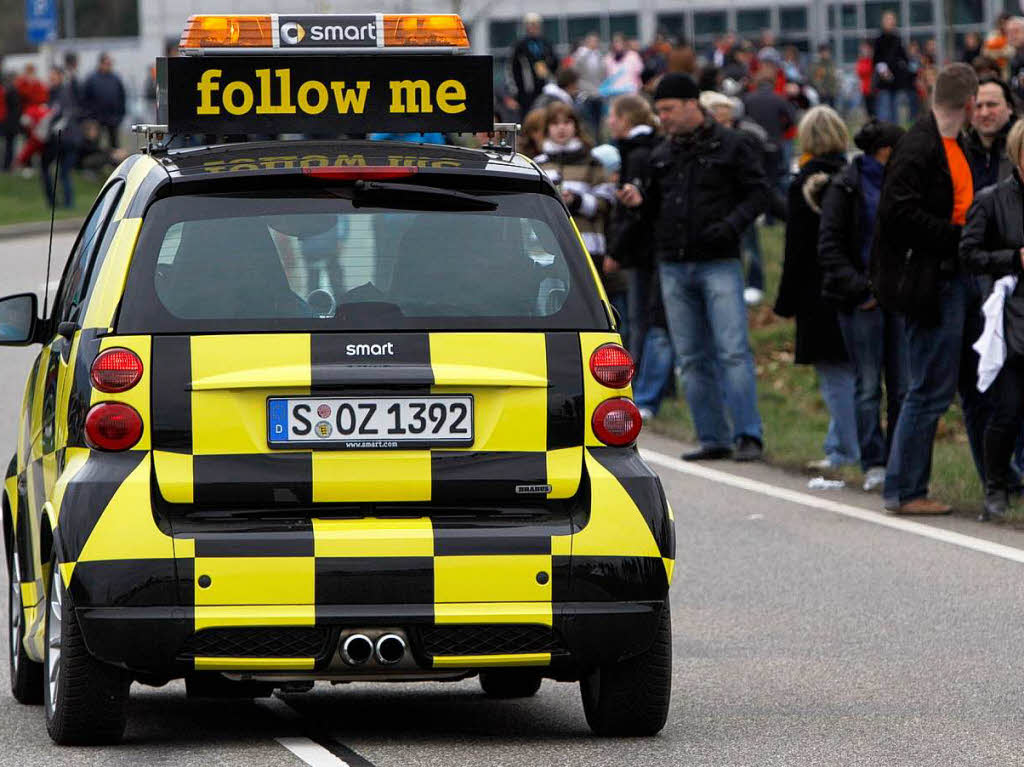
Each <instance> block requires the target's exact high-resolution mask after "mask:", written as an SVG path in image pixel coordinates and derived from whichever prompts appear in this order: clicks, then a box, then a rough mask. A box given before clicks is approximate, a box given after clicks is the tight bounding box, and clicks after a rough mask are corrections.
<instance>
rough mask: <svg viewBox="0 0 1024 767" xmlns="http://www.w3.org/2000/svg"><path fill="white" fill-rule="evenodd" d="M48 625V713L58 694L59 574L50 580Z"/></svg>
mask: <svg viewBox="0 0 1024 767" xmlns="http://www.w3.org/2000/svg"><path fill="white" fill-rule="evenodd" d="M47 601H48V603H49V607H48V608H47V609H48V610H49V625H48V628H47V631H46V684H47V687H48V689H49V692H50V695H49V700H48V701H47V702H48V704H49V709H50V713H51V714H52V713H53V711H54V710H55V709H56V708H57V696H58V695H59V694H60V685H59V681H60V662H61V644H60V642H61V633H60V630H61V621H62V620H63V617H64V584H63V583H61V578H60V574H59V573H57V572H54V573H53V575H52V577H51V578H50V598H49V600H47Z"/></svg>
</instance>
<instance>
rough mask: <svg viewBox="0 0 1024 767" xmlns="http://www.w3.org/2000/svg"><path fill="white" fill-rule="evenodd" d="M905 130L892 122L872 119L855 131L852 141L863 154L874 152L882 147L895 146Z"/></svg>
mask: <svg viewBox="0 0 1024 767" xmlns="http://www.w3.org/2000/svg"><path fill="white" fill-rule="evenodd" d="M905 132H906V131H904V130H903V128H901V127H900V126H898V125H894V124H893V123H887V122H882V121H881V120H877V119H872V120H871V121H870V122H868V123H866V124H865V125H864V127H862V128H861V129H860V130H859V131H857V135H856V136H854V137H853V143H854V144H856V145H857V148H858V149H860V150H861V151H862V152H864V153H865V154H874V153H875V152H877V151H878V150H879V149H882V148H883V147H887V146H896V143H897V142H898V141H899V140H900V139H901V138H903V134H904V133H905Z"/></svg>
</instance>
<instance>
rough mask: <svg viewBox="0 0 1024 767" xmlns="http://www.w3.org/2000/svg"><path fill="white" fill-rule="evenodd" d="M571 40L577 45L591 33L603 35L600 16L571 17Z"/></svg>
mask: <svg viewBox="0 0 1024 767" xmlns="http://www.w3.org/2000/svg"><path fill="white" fill-rule="evenodd" d="M567 21H568V28H569V29H568V31H569V40H571V41H572V42H573V43H577V42H579V41H580V40H582V39H583V38H584V37H586V36H587V35H588V34H590V33H591V32H596V33H597V34H599V35H600V34H601V17H600V16H570V17H569V18H568V19H567Z"/></svg>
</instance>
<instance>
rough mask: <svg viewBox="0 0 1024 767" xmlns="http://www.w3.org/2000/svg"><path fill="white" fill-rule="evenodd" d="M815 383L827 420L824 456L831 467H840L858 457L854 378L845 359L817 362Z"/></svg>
mask: <svg viewBox="0 0 1024 767" xmlns="http://www.w3.org/2000/svg"><path fill="white" fill-rule="evenodd" d="M814 369H815V370H816V371H818V385H819V386H820V387H821V397H822V399H824V400H825V406H826V407H827V408H828V413H829V416H830V420H829V423H828V433H827V434H826V435H825V444H824V445H822V449H824V451H825V458H827V459H828V461H829V463H831V464H832V465H833V466H844V465H846V464H851V463H857V462H858V461H859V460H860V446H859V445H858V443H857V411H856V408H855V407H854V400H855V392H856V389H857V384H856V378H855V376H854V374H853V364H852V363H849V362H819V363H817V364H815V366H814Z"/></svg>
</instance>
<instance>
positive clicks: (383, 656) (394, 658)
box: [374, 634, 405, 666]
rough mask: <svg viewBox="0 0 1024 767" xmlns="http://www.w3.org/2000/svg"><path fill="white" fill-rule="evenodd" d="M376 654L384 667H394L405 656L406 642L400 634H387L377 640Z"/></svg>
mask: <svg viewBox="0 0 1024 767" xmlns="http://www.w3.org/2000/svg"><path fill="white" fill-rule="evenodd" d="M374 654H375V655H376V658H377V662H378V663H380V664H381V665H382V666H391V665H394V664H395V663H398V661H400V660H402V658H403V656H404V655H405V640H404V639H402V637H400V636H398V634H385V635H384V636H382V637H381V638H380V639H378V640H377V647H376V651H375V653H374Z"/></svg>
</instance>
